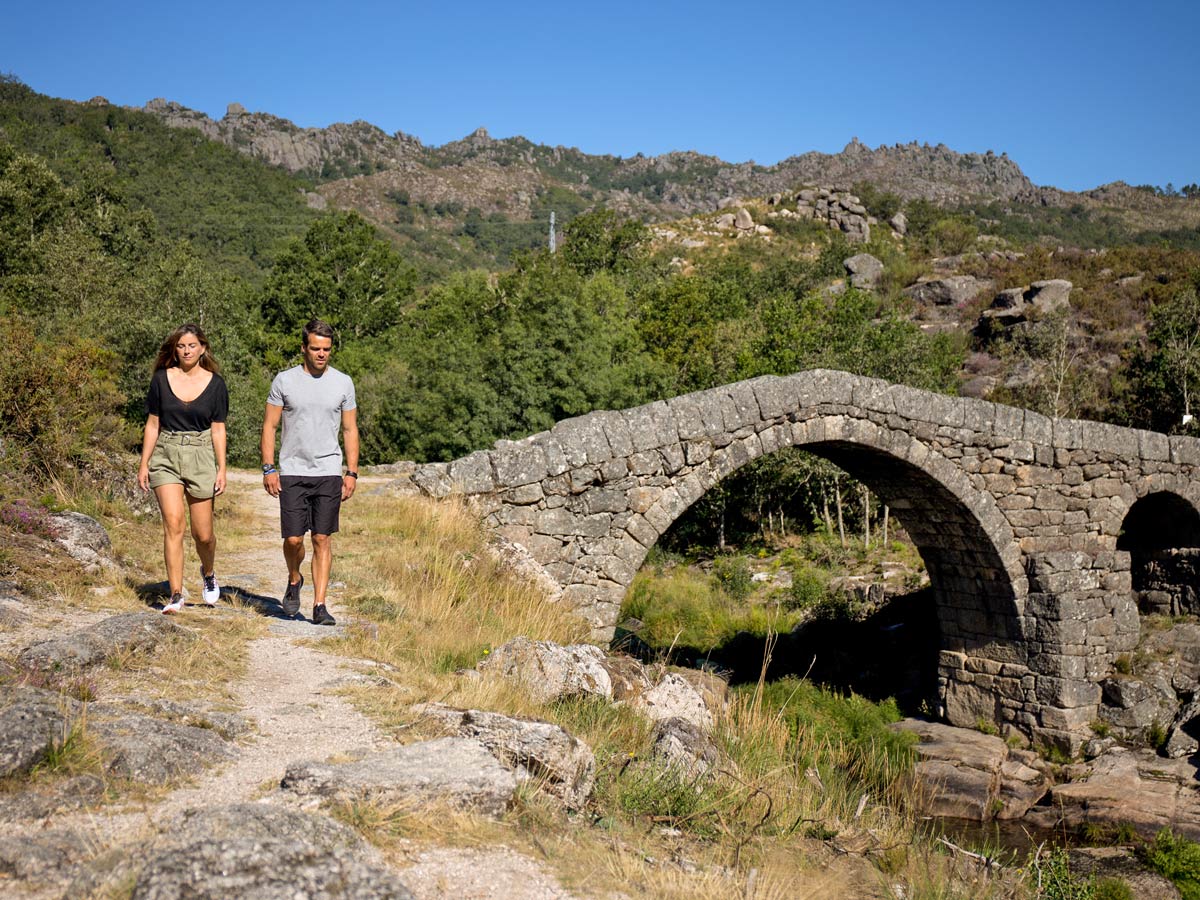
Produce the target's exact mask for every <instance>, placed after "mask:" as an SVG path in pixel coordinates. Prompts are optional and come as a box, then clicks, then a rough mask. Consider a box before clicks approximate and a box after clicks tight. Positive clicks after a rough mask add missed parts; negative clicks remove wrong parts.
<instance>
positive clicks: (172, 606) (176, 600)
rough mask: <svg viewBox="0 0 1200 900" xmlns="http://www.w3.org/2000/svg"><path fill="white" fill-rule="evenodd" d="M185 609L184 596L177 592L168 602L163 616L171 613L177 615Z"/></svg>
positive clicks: (163, 609)
mask: <svg viewBox="0 0 1200 900" xmlns="http://www.w3.org/2000/svg"><path fill="white" fill-rule="evenodd" d="M181 609H183V594H181V593H179V592H178V591H176V592H175V593H174V594H172V595H171V599H170V600H169V601H167V605H166V606H164V607H163V608H162V611H163V615H167V614H169V613H177V612H179V611H180V610H181Z"/></svg>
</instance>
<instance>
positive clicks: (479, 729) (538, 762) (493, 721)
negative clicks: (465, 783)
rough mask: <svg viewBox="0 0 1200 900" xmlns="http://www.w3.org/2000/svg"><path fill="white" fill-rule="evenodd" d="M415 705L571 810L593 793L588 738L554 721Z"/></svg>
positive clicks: (423, 714) (593, 760) (424, 715)
mask: <svg viewBox="0 0 1200 900" xmlns="http://www.w3.org/2000/svg"><path fill="white" fill-rule="evenodd" d="M417 710H418V711H419V712H420V714H421V717H422V718H423V719H424V720H427V721H430V722H434V723H436V724H437V725H438V726H439V727H440V728H441V730H443V731H445V732H446V733H449V734H452V735H455V736H457V737H464V738H474V739H475V740H477V741H479V742H480V743H481V744H483V746H485V747H486V748H487V749H488V751H489V752H491V754H492V755H493V756H495V757H496V759H498V760H499V761H500V762H502V763H503V764H504V765H506V766H508V767H509V768H510V769H513V770H514V771H515V772H516V773H517V777H518V778H519V779H520V780H521V781H533V782H534V783H536V784H537V785H538V786H539V787H541V788H542V789H543V790H545V791H546V792H548V793H550V794H553V795H554V796H556V797H558V798H560V799H561V800H562V801H563V803H564V804H566V806H567V807H569V808H571V809H578V808H579V807H581V806H582V805H583V804H584V803H585V802H586V801H587V799H588V797H590V796H591V793H592V786H593V785H594V783H595V778H596V757H595V755H594V754H593V753H592V749H591V748H590V747H589V746H588V745H587V744H586V743H584V742H583V741H581V740H579V739H578V738H576V737H575V736H573V735H572V734H570V733H569V732H567V731H566V730H564V729H562V728H560V727H559V726H558V725H554V724H552V723H550V722H543V721H541V720H538V719H519V718H513V717H511V716H504V715H501V714H500V713H494V712H484V711H482V710H478V709H456V708H455V707H452V706H444V705H443V704H441V703H426V704H424V705H422V706H420V707H417Z"/></svg>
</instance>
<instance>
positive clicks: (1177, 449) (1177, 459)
mask: <svg viewBox="0 0 1200 900" xmlns="http://www.w3.org/2000/svg"><path fill="white" fill-rule="evenodd" d="M1168 443H1169V444H1170V448H1171V462H1173V463H1176V464H1178V465H1186V466H1200V439H1198V438H1193V437H1183V436H1176V435H1172V436H1171V437H1170V438H1169V439H1168Z"/></svg>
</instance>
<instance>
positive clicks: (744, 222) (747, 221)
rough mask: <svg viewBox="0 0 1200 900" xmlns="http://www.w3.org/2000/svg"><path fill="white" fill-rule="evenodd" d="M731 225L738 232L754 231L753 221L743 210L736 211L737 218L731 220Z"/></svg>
mask: <svg viewBox="0 0 1200 900" xmlns="http://www.w3.org/2000/svg"><path fill="white" fill-rule="evenodd" d="M733 224H734V225H736V226H737V230H738V231H752V230H753V229H754V219H753V218H751V216H750V213H749V211H748V210H746V209H745V208H742V209H739V210H738V211H737V216H736V217H735V218H734V220H733Z"/></svg>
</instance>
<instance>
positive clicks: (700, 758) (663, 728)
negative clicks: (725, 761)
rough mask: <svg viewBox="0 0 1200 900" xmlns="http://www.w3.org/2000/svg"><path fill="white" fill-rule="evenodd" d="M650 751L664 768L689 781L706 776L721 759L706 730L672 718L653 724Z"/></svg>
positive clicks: (684, 720) (683, 720)
mask: <svg viewBox="0 0 1200 900" xmlns="http://www.w3.org/2000/svg"><path fill="white" fill-rule="evenodd" d="M650 752H651V755H652V756H653V757H654V758H655V759H656V760H658V761H659V762H661V763H662V764H663V766H664V767H665V768H667V769H671V770H673V771H675V772H678V773H679V774H680V775H681V776H682V777H683V778H685V779H687V780H689V781H690V780H692V779H694V778H699V777H703V776H705V775H707V774H708V773H709V772H710V771H712V770H713V769H714V768H715V767H716V766H717V764H718V762H719V761H720V752H719V751H718V750H717V745H716V744H715V743H714V742H713V739H712V736H711V735H710V734H709V733H708V732H707V731H705V730H704V729H702V728H699V727H697V726H696V725H694V724H693V723H691V722H689V721H687V720H686V719H679V718H674V717H672V718H668V719H662V720H660V721H659V722H658V723H657V724H656V725H655V726H654V733H653V736H652V738H651V750H650Z"/></svg>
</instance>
